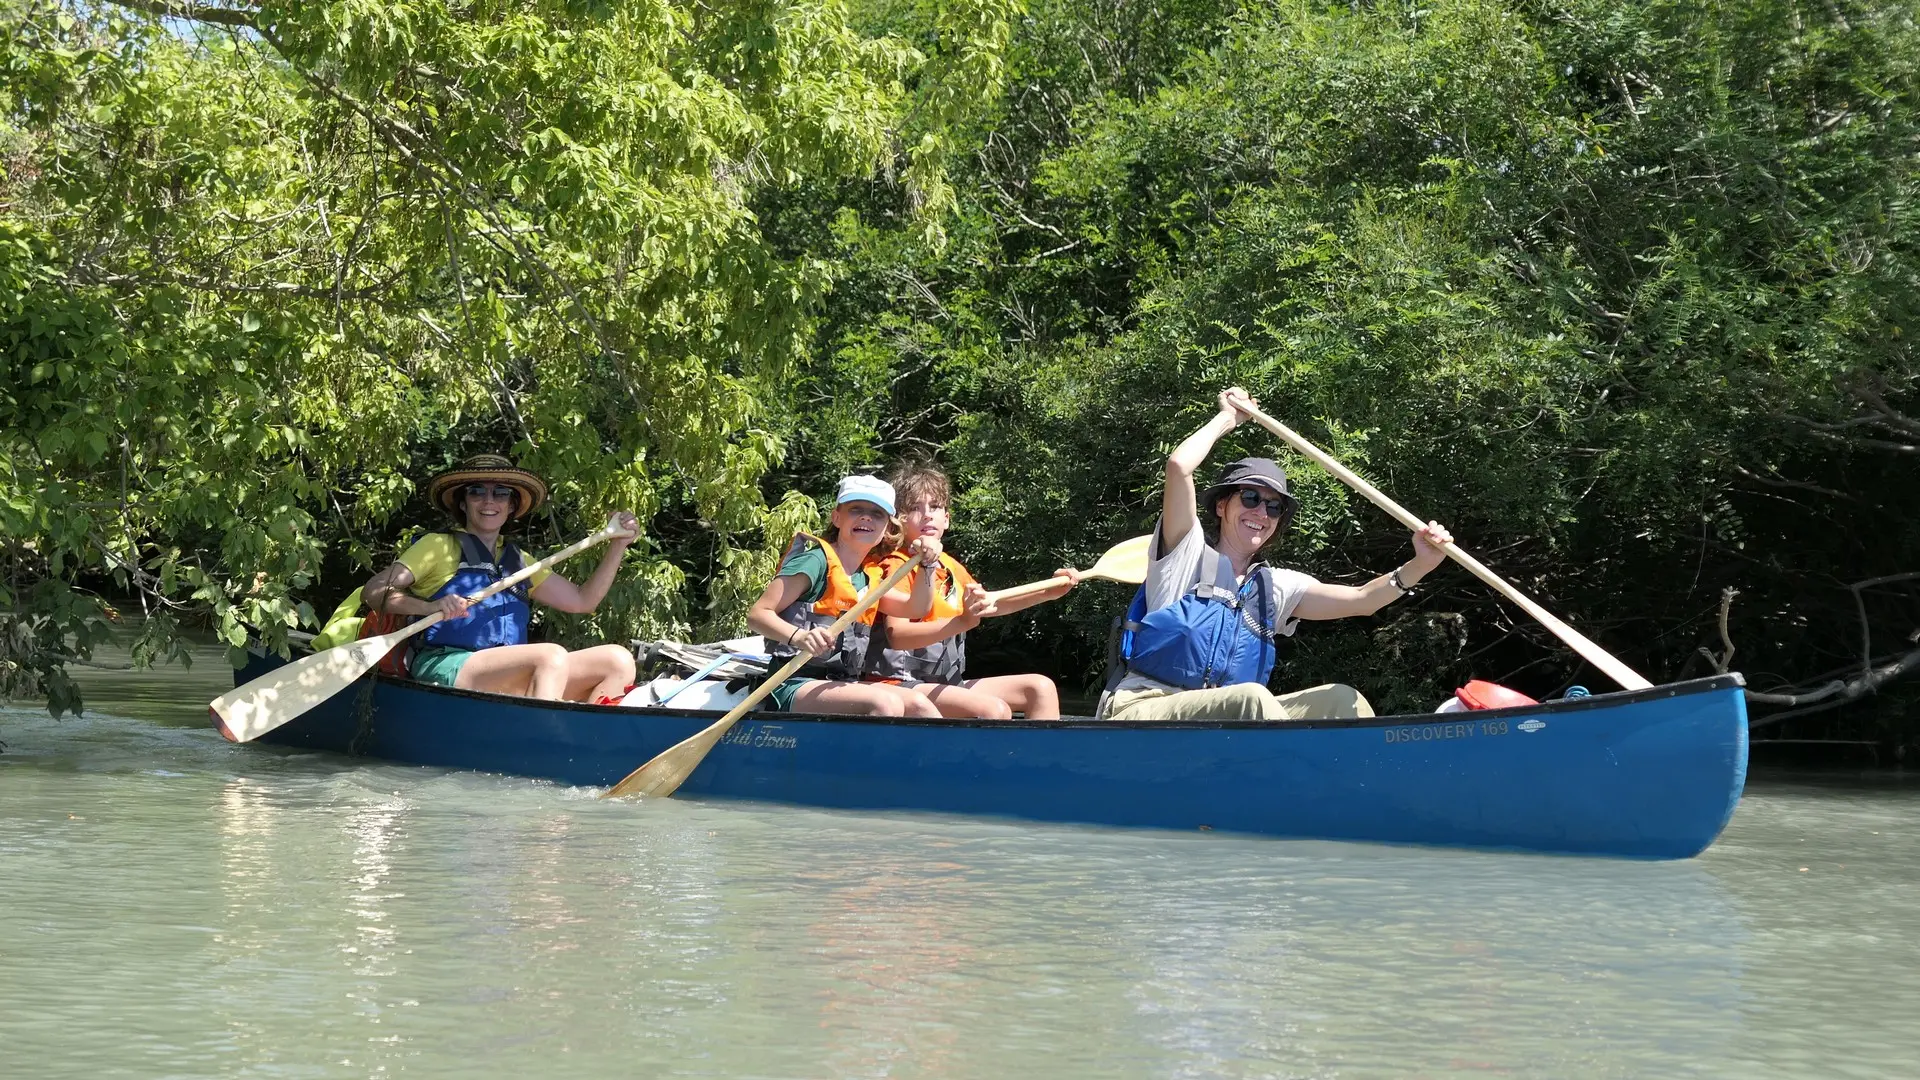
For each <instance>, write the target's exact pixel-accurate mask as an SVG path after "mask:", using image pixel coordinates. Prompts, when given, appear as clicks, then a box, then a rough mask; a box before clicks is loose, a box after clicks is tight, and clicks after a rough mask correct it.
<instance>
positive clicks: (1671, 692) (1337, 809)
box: [237, 657, 1747, 858]
mask: <svg viewBox="0 0 1920 1080" xmlns="http://www.w3.org/2000/svg"><path fill="white" fill-rule="evenodd" d="M276 663H278V661H274V660H270V659H261V658H258V657H256V658H255V660H254V662H253V663H252V664H251V665H249V667H248V668H247V669H245V670H243V671H241V672H239V673H238V675H237V678H238V679H239V680H240V681H243V682H244V681H246V680H247V679H249V678H251V677H253V676H256V675H258V674H261V673H264V672H265V671H267V670H269V668H270V666H271V665H273V664H276ZM719 715H720V714H719V713H715V712H693V711H687V712H680V711H673V710H671V709H665V710H661V709H648V710H638V709H620V708H608V707H593V706H584V705H572V704H568V703H544V702H542V703H536V702H530V701H526V700H524V699H520V698H511V697H503V696H499V695H493V694H481V693H474V692H470V691H461V690H451V689H446V688H440V687H426V686H420V685H418V684H413V683H405V682H394V681H390V680H385V679H382V680H369V681H367V682H364V683H363V684H361V685H359V686H356V687H354V688H353V689H352V690H349V691H348V692H346V693H342V694H340V695H338V696H337V697H335V698H333V699H332V700H330V701H328V702H326V703H325V704H323V705H321V706H319V707H317V708H315V709H314V710H312V711H311V712H309V713H307V714H306V715H304V716H302V717H300V718H299V719H297V720H295V721H293V722H292V723H289V724H287V725H286V726H284V727H281V728H279V729H277V730H275V731H273V732H271V733H269V734H268V735H267V736H266V737H265V738H264V739H263V740H262V741H265V742H273V743H281V744H285V745H291V746H302V747H308V748H313V749H321V750H330V751H339V752H348V753H357V754H362V755H366V756H369V757H375V758H380V759H385V760H390V761H397V762H405V763H411V764H419V765H435V766H444V767H448V768H458V769H478V770H483V771H488V772H500V773H508V774H513V775H521V776H532V777H542V778H546V779H551V780H556V781H560V782H563V783H569V784H580V785H587V786H607V785H610V784H612V783H614V782H615V781H617V780H619V779H620V778H621V777H622V776H625V775H626V774H627V773H628V772H630V771H632V770H633V769H634V768H635V767H636V766H638V765H639V764H641V763H642V762H645V761H647V760H648V759H649V758H651V757H653V756H654V755H655V754H657V753H659V752H660V751H662V750H665V749H666V748H667V747H669V746H672V745H673V744H674V743H676V742H679V741H680V740H682V739H684V738H686V737H688V736H690V735H692V734H694V733H695V732H697V731H699V730H700V729H701V728H703V727H705V726H707V725H708V724H710V723H712V722H713V721H714V720H716V719H718V718H719ZM1746 766H1747V722H1746V705H1745V700H1744V695H1743V692H1742V690H1741V684H1740V680H1739V678H1738V677H1737V676H1721V677H1717V678H1713V679H1702V680H1695V681H1693V682H1688V683H1678V684H1674V685H1672V686H1665V687H1656V688H1654V689H1651V690H1643V691H1637V692H1633V693H1624V694H1609V695H1602V696H1599V697H1594V698H1588V699H1584V700H1580V701H1573V702H1556V703H1552V704H1549V705H1542V706H1538V707H1530V708H1526V709H1503V710H1497V711H1490V712H1476V713H1449V714H1429V715H1420V716H1411V717H1386V718H1377V719H1369V720H1360V721H1318V722H1310V723H1290V724H1275V723H1263V722H1248V721H1211V722H1187V723H1129V722H1126V721H1093V720H1066V721H1057V722H1050V723H1038V722H1035V723H1029V722H1024V721H1011V722H1006V721H1002V722H996V721H980V720H931V721H928V720H908V719H901V718H881V717H839V716H803V715H797V714H789V713H774V714H755V715H753V716H751V717H749V718H748V719H746V720H743V721H741V722H740V723H739V724H738V725H736V726H735V727H734V729H733V731H732V732H730V733H729V735H728V737H727V739H726V740H725V741H723V742H722V743H721V744H720V745H718V746H716V747H715V748H714V750H713V752H712V753H711V754H709V755H708V757H707V759H706V760H705V761H704V762H702V764H701V765H700V767H699V768H698V769H697V770H695V771H694V773H693V775H692V776H691V777H690V778H688V780H687V782H686V783H685V784H684V785H683V786H682V787H681V788H680V791H681V793H682V794H685V795H698V796H712V797H723V798H746V799H760V800H769V801H775V802H786V803H797V804H804V805H809V806H822V807H836V808H845V809H859V810H916V811H938V812H952V813H964V814H988V815H997V816H1005V817H1018V818H1029V819H1036V820H1045V821H1070V822H1085V823H1089V824H1097V825H1113V826H1128V827H1141V828H1159V829H1182V830H1190V829H1215V830H1220V831H1230V832H1240V833H1254V834H1261V835H1267V836H1277V837H1295V838H1320V839H1334V840H1367V841H1378V842H1385V843H1412V844H1439V845H1448V846H1464V847H1485V848H1511V849H1523V850H1531V851H1546V852H1561V853H1574V854H1596V855H1614V856H1627V857H1641V858H1685V857H1688V856H1692V855H1695V854H1698V853H1699V852H1700V851H1701V850H1703V849H1704V848H1705V847H1706V846H1707V845H1708V844H1710V843H1712V841H1713V839H1714V838H1715V837H1716V836H1718V835H1719V833H1720V830H1721V829H1722V828H1723V827H1724V826H1725V824H1726V822H1727V819H1728V818H1729V817H1731V816H1732V813H1733V809H1734V807H1735V805H1736V804H1737V803H1738V801H1739V798H1740V793H1741V790H1742V788H1743V786H1744V784H1745V779H1746Z"/></svg>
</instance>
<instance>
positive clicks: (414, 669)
mask: <svg viewBox="0 0 1920 1080" xmlns="http://www.w3.org/2000/svg"><path fill="white" fill-rule="evenodd" d="M472 655H473V650H472V649H456V648H453V647H452V646H448V645H429V646H427V647H426V648H424V649H421V650H420V651H419V652H417V653H414V654H413V663H412V664H411V665H410V666H409V667H408V669H407V670H408V671H409V672H411V673H412V674H413V678H414V681H415V682H423V683H426V684H427V685H429V686H452V685H453V680H455V679H457V678H459V677H460V669H461V668H462V667H464V666H465V665H466V662H467V658H468V657H470V656H472Z"/></svg>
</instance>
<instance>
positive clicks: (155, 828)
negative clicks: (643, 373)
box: [0, 714, 1920, 1078]
mask: <svg viewBox="0 0 1920 1080" xmlns="http://www.w3.org/2000/svg"><path fill="white" fill-rule="evenodd" d="M5 731H6V735H7V737H8V741H9V742H10V743H12V744H13V747H14V749H13V752H11V753H9V754H7V755H5V756H4V757H0V1074H5V1075H9V1076H11V1075H15V1074H18V1075H28V1076H36V1077H38V1076H48V1075H63V1074H64V1075H88V1076H97V1075H141V1076H147V1075H153V1076H159V1075H193V1076H200V1075H259V1076H281V1075H297V1076H303V1077H304V1076H313V1077H335V1076H341V1077H346V1076H353V1077H362V1076H369V1075H382V1074H393V1073H400V1072H403V1071H404V1072H406V1073H409V1074H415V1075H418V1074H422V1073H425V1074H429V1075H433V1074H440V1075H473V1074H491V1075H522V1074H538V1075H543V1076H545V1075H553V1076H606V1075H625V1074H629V1073H632V1072H634V1071H636V1070H639V1069H644V1071H646V1073H647V1074H648V1075H650V1076H658V1077H681V1076H686V1077H693V1076H699V1077H717V1076H727V1077H731V1076H852V1077H880V1076H885V1077H902V1078H904V1077H943V1078H947V1077H951V1078H972V1077H1002V1076H1028V1075H1040V1076H1046V1077H1056V1076H1060V1077H1073V1076H1099V1077H1200V1076H1206V1077H1215V1076H1219V1077H1267V1076H1288V1077H1294V1076H1326V1077H1375V1076H1381V1077H1398V1076H1408V1075H1424V1076H1481V1075H1485V1074H1488V1073H1496V1074H1502V1075H1510V1076H1539V1077H1563V1076H1581V1077H1586V1076H1620V1077H1639V1076H1670V1075H1678V1074H1685V1075H1692V1076H1726V1077H1744V1076H1751V1075H1768V1076H1806V1077H1825V1076H1831V1075H1855V1076H1875V1075H1895V1076H1897V1075H1905V1074H1906V1072H1907V1063H1908V1060H1909V1058H1910V1057H1911V1051H1910V1048H1909V1047H1908V1045H1906V1044H1907V1043H1908V1041H1909V1040H1908V1037H1907V1035H1906V1032H1907V1030H1908V1028H1909V1027H1910V1024H1909V1023H1908V1020H1909V1018H1908V1017H1907V1016H1906V1012H1907V1011H1908V1010H1907V1008H1906V1004H1905V1003H1907V1002H1910V1001H1911V1000H1915V999H1920V943H1916V941H1915V939H1914V938H1913V936H1912V935H1911V934H1910V933H1909V932H1908V931H1909V929H1910V928H1909V927H1908V925H1907V924H1908V923H1909V922H1910V921H1911V916H1912V912H1913V910H1914V906H1913V899H1912V898H1913V897H1914V896H1915V895H1920V856H1916V853H1915V851H1914V849H1913V848H1912V845H1911V842H1910V841H1911V837H1912V835H1913V833H1914V831H1915V830H1916V828H1920V797H1916V793H1915V792H1914V791H1912V790H1904V791H1888V790H1860V791H1841V790H1836V789H1832V788H1807V789H1774V790H1767V789H1764V788H1762V789H1759V790H1756V791H1755V792H1754V793H1753V794H1752V795H1751V796H1750V797H1749V799H1748V800H1747V803H1746V804H1745V805H1744V806H1743V807H1742V809H1741V811H1740V813H1739V815H1737V816H1736V818H1735V820H1734V823H1733V826H1732V827H1731V828H1730V830H1729V833H1728V835H1727V837H1726V838H1725V839H1724V840H1723V841H1722V842H1721V843H1720V844H1718V845H1716V846H1715V847H1714V848H1713V849H1712V850H1710V851H1709V852H1708V853H1707V854H1706V856H1704V857H1703V858H1701V859H1699V860H1695V861H1691V862H1684V863H1626V862H1612V861H1604V860H1583V859H1570V858H1545V857H1529V856H1512V855H1493V854H1473V853H1459V852H1444V851H1428V850H1420V849H1394V848H1378V847H1368V846H1364V845H1351V844H1305V843H1275V842H1267V841H1255V840H1244V839H1237V838H1233V837H1223V836H1204V837H1203V836H1191V835H1168V834H1155V833H1127V832H1119V831H1109V830H1100V829H1082V828H1070V827H1054V826H1040V825H1025V824H1018V823H1004V822H992V821H980V820H969V819H953V818H940V817H933V816H928V817H915V816H911V815H886V814H880V815H862V814H841V813H829V812H822V811H812V810H802V809H795V808H789V807H777V806H765V805H753V804H728V803H718V802H713V803H702V802H697V801H691V800H678V799H675V800H668V801H665V802H652V803H643V804H641V805H639V806H632V805H618V806H615V805H609V804H605V803H601V802H598V801H596V800H595V799H593V798H592V793H590V792H579V791H573V790H569V789H565V788H557V787H555V786H553V785H549V784H539V783H531V782H526V781H519V780H511V779H504V778H500V777H491V776H480V775H475V774H465V773H447V772H439V771H435V770H429V769H409V768H396V767H391V766H384V765H378V764H373V763H366V762H352V761H347V760H345V759H340V758H334V757H327V756H324V755H313V754H302V753H298V752H288V751H279V750H272V749H267V748H258V747H251V748H249V747H231V746H227V745H226V744H224V743H221V742H220V741H219V740H218V739H217V738H215V737H213V736H211V735H209V734H207V733H205V732H203V731H198V730H194V731H188V730H183V729H166V728H158V727H155V726H153V725H145V724H138V723H132V722H127V721H118V720H112V719H111V718H102V717H96V718H90V719H87V720H83V721H78V722H75V721H65V722H61V723H58V724H56V723H54V722H52V721H47V720H44V719H39V720H34V719H32V718H31V717H30V716H29V717H27V718H25V719H22V718H19V717H16V716H14V715H11V714H10V715H9V716H8V718H7V726H6V728H5Z"/></svg>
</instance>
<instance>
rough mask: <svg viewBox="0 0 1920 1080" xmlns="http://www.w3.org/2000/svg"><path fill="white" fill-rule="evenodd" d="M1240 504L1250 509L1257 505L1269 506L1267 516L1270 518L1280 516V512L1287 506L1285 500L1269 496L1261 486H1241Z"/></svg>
mask: <svg viewBox="0 0 1920 1080" xmlns="http://www.w3.org/2000/svg"><path fill="white" fill-rule="evenodd" d="M1240 505H1241V506H1244V507H1246V508H1247V509H1249V510H1251V509H1253V508H1254V507H1256V506H1264V507H1266V508H1267V516H1268V517H1270V518H1278V517H1279V516H1280V512H1281V511H1283V510H1285V509H1286V508H1287V504H1286V503H1285V502H1284V501H1282V500H1280V499H1271V498H1268V497H1267V494H1266V493H1265V492H1263V491H1261V490H1260V489H1259V488H1241V489H1240Z"/></svg>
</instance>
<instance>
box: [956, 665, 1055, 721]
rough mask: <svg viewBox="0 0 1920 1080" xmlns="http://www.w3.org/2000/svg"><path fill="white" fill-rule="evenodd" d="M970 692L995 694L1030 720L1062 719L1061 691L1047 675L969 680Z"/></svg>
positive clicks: (1006, 676)
mask: <svg viewBox="0 0 1920 1080" xmlns="http://www.w3.org/2000/svg"><path fill="white" fill-rule="evenodd" d="M967 687H968V689H971V690H974V691H976V692H978V693H982V694H992V695H993V696H994V697H997V698H999V699H1000V700H1001V701H1004V702H1006V703H1007V704H1008V705H1009V706H1011V707H1012V708H1013V711H1015V712H1018V713H1024V714H1026V717H1027V719H1029V720H1058V719H1060V688H1059V687H1057V686H1055V685H1053V680H1052V679H1049V678H1047V677H1046V676H1045V675H994V676H992V677H990V678H985V679H968V680H967Z"/></svg>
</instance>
